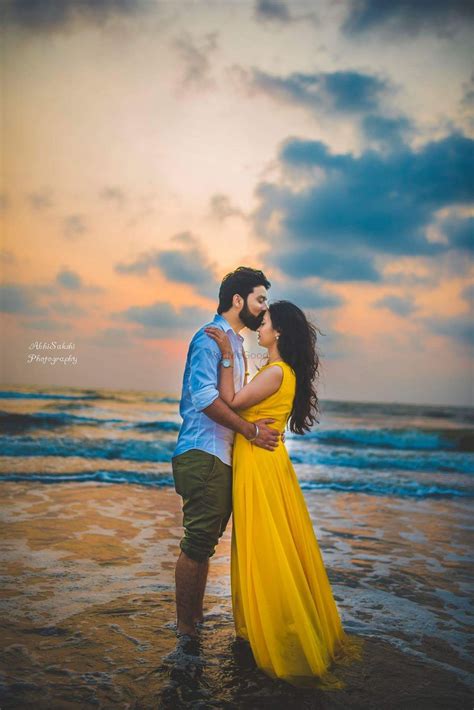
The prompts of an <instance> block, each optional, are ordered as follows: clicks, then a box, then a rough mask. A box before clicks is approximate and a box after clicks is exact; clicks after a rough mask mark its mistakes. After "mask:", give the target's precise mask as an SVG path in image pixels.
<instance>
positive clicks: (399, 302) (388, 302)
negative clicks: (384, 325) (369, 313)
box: [374, 295, 417, 316]
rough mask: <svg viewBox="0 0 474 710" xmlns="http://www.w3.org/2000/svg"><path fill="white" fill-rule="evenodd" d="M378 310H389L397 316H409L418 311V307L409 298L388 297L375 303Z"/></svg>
mask: <svg viewBox="0 0 474 710" xmlns="http://www.w3.org/2000/svg"><path fill="white" fill-rule="evenodd" d="M374 306H375V307H376V308H388V310H389V311H392V313H395V315H397V316H409V315H410V314H411V313H413V312H414V311H416V309H417V306H416V304H415V303H413V300H412V299H411V298H409V297H407V296H405V297H404V296H396V295H388V296H384V297H383V298H380V299H379V300H378V301H376V302H375V303H374Z"/></svg>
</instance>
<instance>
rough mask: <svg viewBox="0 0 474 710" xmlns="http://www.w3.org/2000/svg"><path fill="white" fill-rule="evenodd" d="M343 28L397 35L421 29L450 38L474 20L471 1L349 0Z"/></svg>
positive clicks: (352, 31) (473, 6)
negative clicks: (379, 31) (385, 31)
mask: <svg viewBox="0 0 474 710" xmlns="http://www.w3.org/2000/svg"><path fill="white" fill-rule="evenodd" d="M349 8H350V10H349V15H348V17H347V18H346V20H345V22H344V24H343V26H342V29H343V31H344V32H345V33H346V34H352V35H356V34H362V33H365V32H367V33H368V32H372V31H374V30H379V29H380V28H382V29H385V30H387V31H388V32H391V33H395V34H397V35H404V34H407V35H412V36H413V35H416V34H418V33H419V32H421V31H422V30H428V31H435V32H436V33H437V34H438V35H440V36H449V35H452V34H454V33H455V32H457V31H458V30H460V29H461V28H462V27H464V26H466V25H469V24H471V23H472V22H473V21H474V5H473V3H472V2H471V0H430V1H429V2H409V1H408V0H389V1H386V0H382V1H381V0H352V1H351V2H350V4H349Z"/></svg>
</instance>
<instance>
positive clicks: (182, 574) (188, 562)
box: [175, 551, 209, 636]
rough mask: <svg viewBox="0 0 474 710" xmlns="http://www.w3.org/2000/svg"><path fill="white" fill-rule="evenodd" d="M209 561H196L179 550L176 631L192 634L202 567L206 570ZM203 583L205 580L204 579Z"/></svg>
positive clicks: (176, 577)
mask: <svg viewBox="0 0 474 710" xmlns="http://www.w3.org/2000/svg"><path fill="white" fill-rule="evenodd" d="M208 564H209V561H208V560H206V562H196V561H195V560H192V559H191V558H190V557H188V556H187V555H186V553H185V552H183V551H181V554H180V556H179V557H178V562H177V563H176V573H175V580H176V613H177V617H178V631H179V632H180V633H182V634H188V635H189V636H194V635H195V634H196V627H195V626H194V622H195V620H196V616H197V604H198V598H199V594H200V591H201V585H202V578H203V569H204V570H207V567H208ZM204 585H205V581H204ZM203 593H204V592H203Z"/></svg>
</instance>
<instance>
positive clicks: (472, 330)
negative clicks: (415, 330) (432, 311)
mask: <svg viewBox="0 0 474 710" xmlns="http://www.w3.org/2000/svg"><path fill="white" fill-rule="evenodd" d="M423 323H424V324H425V325H426V326H427V327H428V328H429V330H431V332H432V333H434V334H435V335H441V336H443V337H445V338H450V339H452V340H456V341H457V342H459V343H461V344H462V345H472V344H473V343H474V322H473V320H472V317H470V315H469V314H468V315H466V316H457V317H456V316H450V317H449V318H443V319H441V318H425V319H423Z"/></svg>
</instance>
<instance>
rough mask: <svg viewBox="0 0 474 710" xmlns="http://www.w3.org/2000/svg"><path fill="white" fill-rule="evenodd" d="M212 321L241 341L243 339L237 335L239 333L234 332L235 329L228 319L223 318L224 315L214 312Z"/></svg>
mask: <svg viewBox="0 0 474 710" xmlns="http://www.w3.org/2000/svg"><path fill="white" fill-rule="evenodd" d="M214 323H215V324H216V325H217V326H219V327H221V328H222V330H225V332H226V333H228V332H229V331H230V332H231V333H232V335H233V336H237V338H238V339H239V340H241V341H242V342H243V340H244V339H243V337H242V336H241V335H239V333H236V332H235V330H234V329H233V328H232V326H231V325H230V323H229V321H228V320H227V319H226V318H224V316H222V315H221V314H220V313H216V315H215V316H214Z"/></svg>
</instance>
